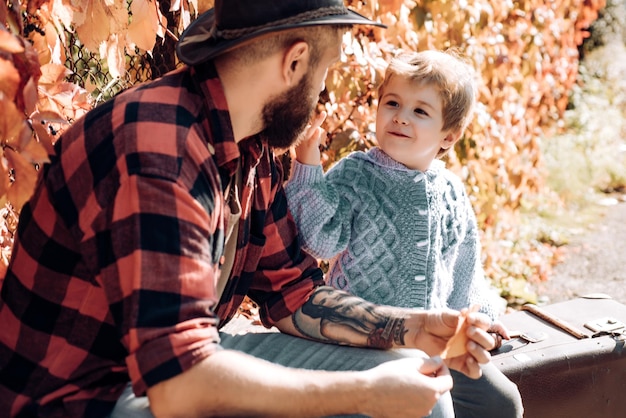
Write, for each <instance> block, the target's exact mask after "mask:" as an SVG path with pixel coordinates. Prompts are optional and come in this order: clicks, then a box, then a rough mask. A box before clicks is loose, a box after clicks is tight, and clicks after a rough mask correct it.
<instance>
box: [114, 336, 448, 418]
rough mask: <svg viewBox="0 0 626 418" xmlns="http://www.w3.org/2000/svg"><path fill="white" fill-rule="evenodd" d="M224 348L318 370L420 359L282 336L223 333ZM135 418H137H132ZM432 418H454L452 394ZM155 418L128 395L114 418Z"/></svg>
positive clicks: (396, 352)
mask: <svg viewBox="0 0 626 418" xmlns="http://www.w3.org/2000/svg"><path fill="white" fill-rule="evenodd" d="M220 336H221V338H222V343H221V345H222V347H224V348H226V349H231V350H238V351H242V352H245V353H248V354H250V355H252V356H255V357H258V358H262V359H265V360H268V361H271V362H273V363H277V364H282V365H284V366H289V367H295V368H304V369H314V370H329V371H332V370H366V369H369V368H372V367H375V366H377V365H378V364H382V363H384V362H386V361H390V360H395V359H399V358H404V357H410V356H414V355H419V352H418V351H417V350H391V351H382V350H375V349H366V348H353V347H345V346H337V345H331V344H323V343H317V342H314V341H308V340H305V339H302V338H297V337H293V336H290V335H286V334H281V333H278V332H261V333H246V334H241V335H231V334H228V333H220ZM131 413H132V414H135V415H131ZM430 416H431V417H432V418H453V417H454V410H453V407H452V399H451V397H450V393H446V394H445V395H444V396H442V397H441V399H440V400H439V402H438V403H437V405H436V406H435V408H434V409H433V412H432V414H431V415H430ZM122 417H137V418H140V417H141V418H148V417H152V415H151V414H150V411H149V408H148V402H147V398H145V397H140V398H135V397H134V396H133V395H132V391H131V390H130V386H129V388H127V391H126V392H125V393H124V395H123V396H122V397H121V398H120V400H119V401H118V403H117V405H116V407H115V410H114V411H113V413H112V414H111V418H122Z"/></svg>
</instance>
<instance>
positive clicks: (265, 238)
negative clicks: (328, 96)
mask: <svg viewBox="0 0 626 418" xmlns="http://www.w3.org/2000/svg"><path fill="white" fill-rule="evenodd" d="M354 24H374V25H375V24H376V23H375V22H372V21H369V20H367V19H365V18H364V17H362V16H360V15H358V14H356V13H354V12H351V11H348V10H347V9H345V7H344V5H343V2H342V1H340V0H310V1H281V2H276V1H273V0H263V1H261V0H217V1H216V2H215V8H214V9H213V10H210V11H208V12H207V13H205V14H204V15H202V16H200V17H199V18H198V19H197V20H196V21H195V22H194V23H193V24H192V25H191V26H190V27H189V28H188V30H187V31H186V32H185V33H184V34H183V36H182V37H181V40H180V43H179V47H178V54H179V56H180V58H181V60H182V61H183V62H185V63H186V64H188V66H187V67H185V68H182V69H179V70H177V71H174V72H172V73H170V74H168V75H166V76H164V77H163V78H162V79H160V80H156V81H154V82H152V83H147V84H144V85H141V86H138V87H136V88H134V89H132V90H130V91H127V92H125V93H123V94H120V95H118V96H117V97H115V98H113V99H112V100H110V101H109V102H107V103H105V104H103V105H101V106H99V107H98V108H96V109H94V110H92V111H91V112H90V113H89V114H88V115H86V116H85V117H84V118H83V119H81V120H80V121H77V122H76V123H75V124H74V125H73V126H72V128H71V129H69V130H68V131H67V132H66V134H65V135H64V136H63V137H62V138H61V139H60V140H59V141H58V142H57V144H56V145H55V151H56V155H55V156H53V157H52V158H51V162H50V164H47V165H46V166H45V167H43V168H42V173H41V174H42V175H41V179H40V182H39V184H38V186H37V188H36V191H35V193H34V195H33V197H32V199H31V200H30V202H29V203H28V204H27V205H26V206H25V207H24V209H23V210H22V213H21V217H20V223H19V229H18V233H17V237H16V241H15V246H14V250H13V257H12V260H11V265H10V266H9V271H8V273H7V275H6V278H5V280H4V285H3V288H2V293H1V305H0V323H2V324H3V325H2V326H3V328H2V331H1V332H0V410H2V411H7V413H8V415H9V416H15V417H25V416H63V417H90V418H91V417H108V416H113V417H126V416H151V414H153V415H154V416H157V417H161V416H164V417H168V416H180V417H195V416H284V417H316V416H327V415H336V414H359V413H362V414H368V415H370V416H375V417H376V416H393V417H403V416H407V417H409V416H411V417H414V416H423V415H426V414H428V413H429V411H431V409H432V408H433V407H435V405H436V404H437V407H436V411H438V412H437V413H438V414H440V415H442V416H443V415H444V414H446V413H449V412H450V408H451V406H450V405H451V403H450V396H449V392H448V391H449V389H450V387H451V385H452V381H451V378H450V375H449V371H448V369H447V367H451V368H454V369H457V370H460V371H462V372H463V373H465V374H467V375H468V376H470V377H478V376H479V375H480V368H479V363H485V362H487V361H488V360H489V354H488V352H487V351H486V350H487V349H491V348H493V346H494V342H493V338H492V337H490V336H489V335H488V334H487V333H486V332H485V330H486V329H487V328H488V326H489V324H488V323H487V321H485V320H484V318H483V317H481V316H478V315H473V316H472V315H471V316H470V317H469V321H470V323H471V324H472V326H471V327H470V330H469V331H468V335H469V336H470V337H471V339H472V341H471V342H470V343H468V345H467V349H468V353H467V354H464V355H462V356H459V357H457V358H453V359H448V360H446V364H445V365H444V364H443V363H442V361H441V359H439V358H437V357H435V358H429V357H428V356H426V355H425V354H424V353H423V352H422V351H419V350H388V349H391V348H394V349H395V348H419V349H421V350H423V351H424V352H426V353H427V354H428V355H437V354H439V353H441V352H442V350H443V349H444V346H445V344H446V342H447V340H448V339H450V337H451V336H452V335H453V333H454V331H455V329H456V326H457V322H458V319H459V312H456V311H437V312H427V311H415V310H402V309H391V308H387V307H380V306H375V305H372V304H370V303H367V302H365V301H363V300H361V299H358V298H356V297H353V296H350V295H348V294H345V293H342V292H340V291H336V290H333V289H331V288H328V287H325V286H324V285H323V280H322V274H321V272H320V270H319V269H318V268H317V265H316V262H315V260H314V259H313V258H311V257H310V256H308V255H306V254H305V253H303V252H302V251H301V249H300V246H299V244H298V236H297V233H296V231H295V226H294V222H293V220H292V218H291V216H290V214H289V213H288V210H287V205H286V200H285V195H284V192H283V189H282V181H281V180H282V173H281V167H280V165H279V164H278V163H277V162H276V161H275V159H274V155H273V153H272V149H273V148H274V147H280V148H284V147H286V146H289V145H290V144H292V143H293V141H294V138H295V137H296V136H297V135H298V134H299V133H300V132H302V131H303V128H304V127H305V125H306V124H307V122H308V120H309V118H310V116H311V113H312V110H313V108H314V106H315V103H316V101H317V96H318V94H319V92H320V90H321V89H322V88H323V84H324V78H325V75H326V70H327V68H328V66H329V65H330V64H331V63H332V62H334V61H335V60H337V59H338V58H339V55H340V45H341V35H342V33H343V32H344V31H345V30H346V29H347V28H348V27H350V26H351V25H354ZM245 295H249V296H250V297H251V298H252V299H253V300H255V301H256V302H257V303H258V304H259V306H260V317H261V319H262V321H263V323H264V325H266V326H267V327H270V326H276V327H277V328H278V329H279V330H280V331H282V332H281V333H268V334H251V335H243V336H239V335H228V334H226V333H221V334H220V333H219V332H218V327H221V326H223V325H224V324H225V323H227V322H228V321H229V320H230V319H231V318H232V317H233V315H234V314H235V313H236V311H237V308H238V306H239V304H240V303H241V301H242V300H243V298H244V296H245ZM342 331H343V332H342ZM294 336H296V337H301V338H294ZM348 345H350V346H356V347H348ZM358 347H366V348H358ZM371 348H377V349H384V350H373V349H371ZM251 354H252V355H251ZM394 359H395V360H396V361H392V360H394ZM267 360H270V361H267ZM306 369H315V370H306ZM129 382H132V389H131V386H130V385H129ZM446 408H447V409H446ZM446 411H447V412H446Z"/></svg>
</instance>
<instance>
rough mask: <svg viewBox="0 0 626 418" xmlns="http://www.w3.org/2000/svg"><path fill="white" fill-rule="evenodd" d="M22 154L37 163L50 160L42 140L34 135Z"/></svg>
mask: <svg viewBox="0 0 626 418" xmlns="http://www.w3.org/2000/svg"><path fill="white" fill-rule="evenodd" d="M22 155H23V156H24V158H26V159H27V160H29V161H31V162H32V163H35V164H43V163H47V162H48V161H50V158H48V150H47V149H46V147H45V146H44V145H43V144H42V143H41V142H39V141H37V140H36V139H35V138H34V137H33V136H32V135H31V140H30V141H29V142H28V143H27V144H26V146H25V147H24V148H23V149H22Z"/></svg>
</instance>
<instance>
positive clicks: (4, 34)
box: [0, 27, 24, 54]
mask: <svg viewBox="0 0 626 418" xmlns="http://www.w3.org/2000/svg"><path fill="white" fill-rule="evenodd" d="M0 49H1V50H3V51H6V52H10V53H11V54H19V53H21V52H24V45H22V43H21V42H20V40H19V39H18V38H17V37H16V36H14V35H13V34H12V33H11V32H9V31H8V30H6V29H4V28H3V27H0Z"/></svg>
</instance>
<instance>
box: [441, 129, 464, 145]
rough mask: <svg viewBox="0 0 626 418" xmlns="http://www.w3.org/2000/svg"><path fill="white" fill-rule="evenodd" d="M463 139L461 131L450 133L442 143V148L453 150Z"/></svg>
mask: <svg viewBox="0 0 626 418" xmlns="http://www.w3.org/2000/svg"><path fill="white" fill-rule="evenodd" d="M459 139H461V131H460V130H459V131H449V132H448V134H447V135H446V136H445V137H444V138H443V140H442V141H441V148H443V149H448V148H451V147H452V146H453V145H454V144H456V142H457V141H458V140H459Z"/></svg>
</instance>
